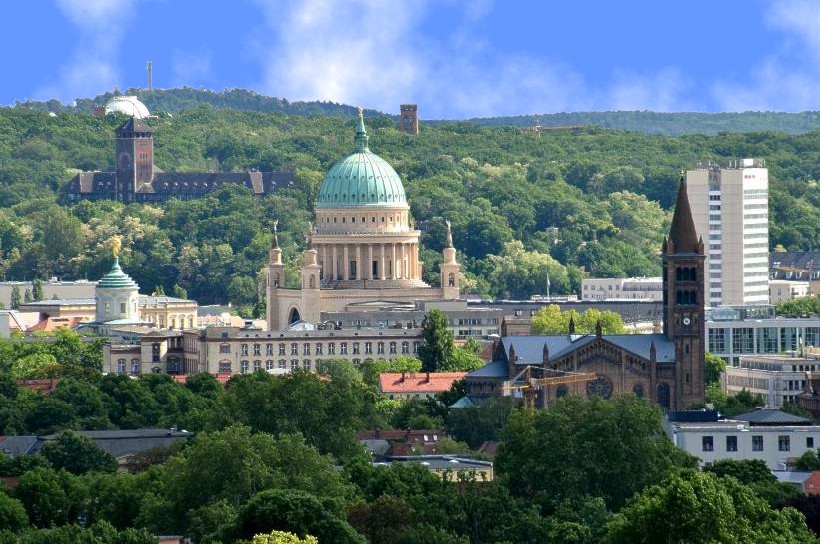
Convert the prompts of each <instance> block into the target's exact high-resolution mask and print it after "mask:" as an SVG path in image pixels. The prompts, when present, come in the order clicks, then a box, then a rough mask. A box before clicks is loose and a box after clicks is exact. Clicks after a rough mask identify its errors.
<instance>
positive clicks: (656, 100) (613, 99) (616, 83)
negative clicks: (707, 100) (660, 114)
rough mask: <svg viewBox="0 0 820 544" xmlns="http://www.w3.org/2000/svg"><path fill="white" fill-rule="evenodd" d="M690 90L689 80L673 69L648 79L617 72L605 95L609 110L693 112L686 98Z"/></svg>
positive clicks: (694, 107) (628, 72) (664, 70)
mask: <svg viewBox="0 0 820 544" xmlns="http://www.w3.org/2000/svg"><path fill="white" fill-rule="evenodd" d="M692 87H693V85H692V83H691V82H690V81H689V79H688V78H687V77H686V76H684V74H683V73H682V72H681V71H680V70H679V69H677V68H674V67H669V68H665V69H663V70H661V71H660V72H658V73H657V74H652V75H648V76H647V75H641V74H636V73H633V72H631V71H625V70H618V71H616V72H615V77H614V80H613V85H612V90H611V91H610V93H609V94H610V97H609V100H608V102H609V103H610V104H611V106H609V107H610V108H611V109H613V110H651V111H691V110H692V109H697V106H695V105H694V104H691V103H689V101H688V99H687V98H686V96H687V95H688V93H689V91H690V90H691V89H692Z"/></svg>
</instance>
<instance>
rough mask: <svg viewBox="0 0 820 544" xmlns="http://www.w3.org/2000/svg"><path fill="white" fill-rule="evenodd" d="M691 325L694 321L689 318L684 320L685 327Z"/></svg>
mask: <svg viewBox="0 0 820 544" xmlns="http://www.w3.org/2000/svg"><path fill="white" fill-rule="evenodd" d="M691 323H692V320H691V319H689V318H688V317H684V318H683V324H684V325H686V326H689V325H690V324H691Z"/></svg>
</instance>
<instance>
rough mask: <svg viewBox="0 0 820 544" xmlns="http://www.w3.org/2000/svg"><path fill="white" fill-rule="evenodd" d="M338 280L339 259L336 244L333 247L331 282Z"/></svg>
mask: <svg viewBox="0 0 820 544" xmlns="http://www.w3.org/2000/svg"><path fill="white" fill-rule="evenodd" d="M338 279H339V258H338V256H337V254H336V244H334V245H333V281H336V280H338Z"/></svg>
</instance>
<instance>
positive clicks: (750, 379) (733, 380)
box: [724, 353, 820, 408]
mask: <svg viewBox="0 0 820 544" xmlns="http://www.w3.org/2000/svg"><path fill="white" fill-rule="evenodd" d="M817 371H820V353H818V354H808V353H807V354H806V355H805V356H804V357H800V356H799V355H798V354H794V355H791V356H785V355H744V356H742V357H740V365H739V366H729V367H727V368H726V377H725V380H724V383H725V391H726V393H728V394H730V395H736V394H737V393H740V392H741V391H743V390H744V389H745V390H746V391H748V392H750V393H752V394H754V395H760V396H761V397H762V398H763V401H764V402H765V403H766V406H768V407H769V408H780V407H782V406H783V405H784V404H787V403H796V402H798V397H799V396H800V395H801V394H802V393H803V391H804V390H805V389H806V384H807V382H808V380H809V373H811V372H817Z"/></svg>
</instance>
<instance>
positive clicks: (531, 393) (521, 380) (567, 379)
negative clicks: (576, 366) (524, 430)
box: [501, 365, 598, 408]
mask: <svg viewBox="0 0 820 544" xmlns="http://www.w3.org/2000/svg"><path fill="white" fill-rule="evenodd" d="M535 374H540V377H536V376H535ZM596 379H598V375H597V374H595V373H593V372H570V371H563V370H557V369H554V368H544V367H542V366H534V365H527V366H526V367H524V369H523V370H522V371H521V372H519V373H518V374H516V375H515V377H513V378H512V379H511V380H510V381H508V382H504V384H503V385H502V386H501V390H502V391H503V392H504V393H505V394H507V395H512V396H518V395H517V394H520V395H521V397H522V398H523V399H524V407H525V408H535V404H536V402H535V401H536V395H537V393H538V392H539V391H540V392H541V394H542V405H543V407H544V408H546V407H547V406H549V400H550V391H551V390H556V391H554V396H556V397H557V396H558V392H557V388H558V387H559V386H562V385H565V386H569V385H574V391H573V393H575V394H577V393H578V384H581V383H587V382H591V381H594V380H596ZM567 392H569V391H567Z"/></svg>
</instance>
